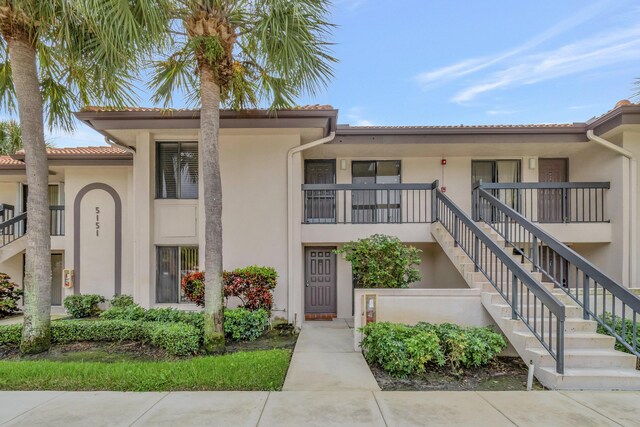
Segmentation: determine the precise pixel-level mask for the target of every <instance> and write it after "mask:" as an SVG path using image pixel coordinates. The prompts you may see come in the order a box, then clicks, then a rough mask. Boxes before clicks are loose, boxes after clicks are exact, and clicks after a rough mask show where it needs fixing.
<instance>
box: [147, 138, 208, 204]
mask: <svg viewBox="0 0 640 427" xmlns="http://www.w3.org/2000/svg"><path fill="white" fill-rule="evenodd" d="M156 197H157V198H158V199H197V198H198V143H196V142H159V143H158V145H157V149H156Z"/></svg>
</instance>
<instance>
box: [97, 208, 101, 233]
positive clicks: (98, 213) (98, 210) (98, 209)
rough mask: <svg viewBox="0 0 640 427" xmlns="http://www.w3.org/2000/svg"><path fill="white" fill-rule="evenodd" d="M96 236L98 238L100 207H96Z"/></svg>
mask: <svg viewBox="0 0 640 427" xmlns="http://www.w3.org/2000/svg"><path fill="white" fill-rule="evenodd" d="M96 236H100V206H96Z"/></svg>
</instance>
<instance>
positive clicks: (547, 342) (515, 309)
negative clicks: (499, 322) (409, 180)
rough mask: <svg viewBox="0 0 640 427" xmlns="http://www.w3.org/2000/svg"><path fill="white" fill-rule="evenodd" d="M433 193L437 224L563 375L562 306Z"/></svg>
mask: <svg viewBox="0 0 640 427" xmlns="http://www.w3.org/2000/svg"><path fill="white" fill-rule="evenodd" d="M436 187H437V186H436ZM435 192H436V197H435V206H434V210H435V211H436V217H435V218H436V219H437V221H439V222H440V223H441V224H442V225H443V227H444V228H445V229H446V230H447V231H448V232H449V234H451V236H453V240H454V245H456V246H459V247H460V248H461V249H462V250H463V251H464V252H465V253H466V254H467V255H468V256H469V258H470V259H471V260H472V261H473V264H474V271H477V272H478V271H479V272H481V273H482V274H483V275H484V276H485V277H486V278H487V279H488V280H489V282H490V283H491V284H492V285H493V287H494V288H495V289H496V290H497V291H498V292H499V293H500V295H502V296H503V297H504V299H505V300H506V301H507V303H508V304H509V305H510V306H511V318H512V319H514V320H518V319H520V320H521V321H522V322H523V323H524V324H525V325H526V326H527V328H528V329H529V330H530V331H531V332H532V333H533V335H534V336H535V337H536V338H537V339H538V341H540V343H541V344H542V345H543V346H544V348H545V349H546V350H547V351H548V352H549V354H550V355H551V356H552V357H553V358H554V359H555V361H556V372H558V373H559V374H563V373H564V323H565V306H564V304H562V302H560V301H559V300H558V299H557V298H556V297H555V296H554V295H553V294H551V292H549V290H547V289H546V288H545V287H544V286H542V285H541V284H540V283H538V282H537V281H536V280H535V279H534V278H533V276H532V275H531V274H530V273H529V272H527V271H526V270H525V269H524V268H523V266H522V265H521V264H520V263H518V262H517V261H516V260H514V259H513V258H512V257H511V256H510V255H509V254H508V253H507V252H505V250H504V249H503V248H502V247H501V245H499V244H498V243H496V242H495V241H494V240H493V239H492V238H491V237H490V236H489V235H488V234H487V233H485V232H484V231H483V230H481V229H480V227H479V226H478V224H476V223H475V222H474V221H473V220H472V219H471V218H470V217H469V216H468V215H467V214H465V213H464V212H463V211H462V210H461V209H460V208H459V207H458V206H456V205H455V204H454V203H453V202H452V201H451V199H449V198H448V197H447V196H445V195H444V194H443V193H442V192H441V191H440V190H435ZM554 329H555V331H554ZM554 332H555V333H554Z"/></svg>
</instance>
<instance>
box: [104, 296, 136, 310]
mask: <svg viewBox="0 0 640 427" xmlns="http://www.w3.org/2000/svg"><path fill="white" fill-rule="evenodd" d="M109 305H110V306H111V307H120V308H123V307H130V306H132V305H136V303H135V302H133V297H132V296H131V295H114V296H113V298H111V300H110V301H109Z"/></svg>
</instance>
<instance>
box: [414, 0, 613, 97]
mask: <svg viewBox="0 0 640 427" xmlns="http://www.w3.org/2000/svg"><path fill="white" fill-rule="evenodd" d="M608 5H609V2H607V1H601V2H598V3H594V4H592V5H590V6H588V7H585V8H583V9H580V10H579V11H577V12H576V13H574V14H572V15H571V16H570V17H569V18H567V19H564V20H562V21H561V22H559V23H557V24H556V25H554V26H552V27H550V28H549V29H547V30H546V31H543V32H542V33H540V34H538V35H536V36H534V37H533V38H531V39H529V40H527V41H526V42H524V43H523V44H521V45H519V46H516V47H515V48H513V49H510V50H508V51H506V52H502V53H499V54H496V55H489V56H483V57H477V58H469V59H464V60H462V61H459V62H457V63H454V64H451V65H447V66H445V67H442V68H438V69H436V70H432V71H426V72H423V73H420V74H418V75H416V76H415V77H414V80H415V81H416V82H417V83H418V85H419V86H420V87H421V88H422V89H423V90H429V89H431V88H432V87H435V86H439V85H441V84H444V83H448V82H450V81H453V80H456V79H458V78H460V77H463V76H466V75H469V74H473V73H476V72H478V71H481V70H483V69H486V68H488V67H491V66H493V65H496V64H499V63H501V62H504V61H505V60H507V59H509V58H513V57H515V56H517V55H519V54H521V53H524V52H526V51H529V50H531V49H533V48H535V47H538V46H539V45H541V44H543V43H544V42H546V41H548V40H551V39H553V38H554V37H556V36H558V35H560V34H562V33H564V32H567V31H569V30H571V29H572V28H575V27H576V26H578V25H580V24H582V23H584V22H586V21H588V20H590V19H591V18H593V17H594V16H596V15H597V14H598V13H599V12H601V11H602V10H603V9H604V7H606V6H608Z"/></svg>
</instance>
